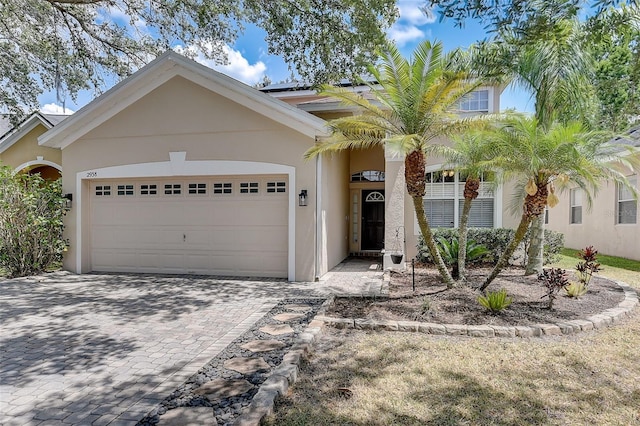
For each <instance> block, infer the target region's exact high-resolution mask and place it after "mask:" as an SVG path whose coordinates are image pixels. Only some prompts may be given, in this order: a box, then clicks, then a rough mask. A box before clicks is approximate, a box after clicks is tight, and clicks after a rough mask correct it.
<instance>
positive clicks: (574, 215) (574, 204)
mask: <svg viewBox="0 0 640 426" xmlns="http://www.w3.org/2000/svg"><path fill="white" fill-rule="evenodd" d="M570 198H571V218H570V223H573V224H580V223H582V189H580V188H575V189H572V190H571V195H570Z"/></svg>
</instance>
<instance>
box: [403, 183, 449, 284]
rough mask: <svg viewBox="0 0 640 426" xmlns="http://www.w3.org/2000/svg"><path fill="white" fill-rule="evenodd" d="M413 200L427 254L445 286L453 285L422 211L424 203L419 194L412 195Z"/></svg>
mask: <svg viewBox="0 0 640 426" xmlns="http://www.w3.org/2000/svg"><path fill="white" fill-rule="evenodd" d="M411 199H412V200H413V208H414V209H415V211H416V216H417V217H418V225H419V226H420V232H421V233H422V237H423V238H424V242H425V243H426V244H427V247H428V248H429V254H431V258H432V259H433V261H434V263H435V264H436V268H438V272H439V273H440V276H441V277H442V280H443V281H444V282H445V284H446V285H447V288H453V287H455V284H456V283H455V281H454V279H453V278H452V277H451V274H450V273H449V270H448V269H447V265H445V264H444V261H443V260H442V256H440V251H439V250H438V248H437V247H436V242H435V240H434V239H433V233H432V232H431V227H430V226H429V221H428V219H427V215H426V214H425V212H424V204H422V203H423V200H422V197H421V196H412V197H411Z"/></svg>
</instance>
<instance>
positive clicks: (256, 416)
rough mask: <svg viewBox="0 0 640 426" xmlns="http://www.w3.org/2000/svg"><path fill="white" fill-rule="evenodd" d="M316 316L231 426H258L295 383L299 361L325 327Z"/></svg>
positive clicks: (324, 308) (322, 309)
mask: <svg viewBox="0 0 640 426" xmlns="http://www.w3.org/2000/svg"><path fill="white" fill-rule="evenodd" d="M333 300H334V298H333V297H330V298H329V299H327V300H326V301H325V302H324V303H323V304H322V305H321V306H320V309H319V310H318V314H319V313H322V312H326V311H327V308H328V307H329V306H331V304H332V303H333ZM318 314H316V316H315V318H314V319H312V320H311V322H309V324H307V327H306V328H305V329H304V331H303V332H302V333H301V334H300V335H299V336H298V337H297V339H296V341H295V342H294V343H293V346H292V347H291V349H290V350H289V352H288V353H287V354H286V355H285V356H284V357H283V358H282V362H281V363H280V365H279V366H278V367H276V368H275V369H274V370H273V372H272V373H271V375H270V376H269V377H268V378H267V379H266V380H265V381H264V382H263V383H262V384H261V385H260V389H258V392H257V393H256V394H255V395H254V396H253V399H252V400H251V403H250V404H249V406H248V407H247V408H245V409H244V411H243V413H242V414H241V415H240V416H239V417H238V418H237V419H236V421H235V423H234V426H258V425H260V422H261V421H262V419H264V418H265V417H266V416H268V415H271V414H273V411H274V406H275V401H276V398H278V397H279V396H283V395H285V394H286V393H287V391H288V390H289V386H291V385H293V383H295V381H296V380H297V378H298V371H299V364H300V360H301V359H302V358H303V357H304V356H305V355H307V354H308V353H309V352H311V350H312V346H313V343H314V342H315V341H316V340H317V338H318V336H319V335H320V334H321V333H322V329H323V327H324V324H325V323H324V322H323V321H321V320H319V319H318Z"/></svg>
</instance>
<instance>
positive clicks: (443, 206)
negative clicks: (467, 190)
mask: <svg viewBox="0 0 640 426" xmlns="http://www.w3.org/2000/svg"><path fill="white" fill-rule="evenodd" d="M490 179H491V177H490V176H489V175H487V176H483V177H482V178H481V183H480V188H479V191H478V193H479V195H478V198H476V199H475V200H473V202H472V204H471V211H470V213H469V223H468V226H470V227H473V228H492V227H493V226H494V208H495V199H494V195H493V191H492V190H491V187H490V184H489V181H490ZM426 181H427V185H426V194H425V197H424V208H425V213H426V215H427V218H428V219H429V224H430V225H431V226H432V227H434V228H453V227H457V226H458V225H459V224H460V216H461V215H462V209H463V206H464V185H465V181H466V178H465V176H461V175H460V174H458V173H456V172H454V171H453V170H440V171H435V172H427V174H426Z"/></svg>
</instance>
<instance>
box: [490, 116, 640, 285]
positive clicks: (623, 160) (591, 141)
mask: <svg viewBox="0 0 640 426" xmlns="http://www.w3.org/2000/svg"><path fill="white" fill-rule="evenodd" d="M484 137H485V138H486V139H487V141H488V143H489V144H491V145H492V150H493V151H494V152H499V153H500V155H499V156H498V157H496V158H495V159H494V164H495V165H496V167H497V168H498V169H499V170H500V171H501V172H500V173H498V174H496V176H499V177H500V180H501V181H502V180H508V179H510V178H515V179H516V180H518V181H519V182H520V185H521V186H524V188H525V190H526V196H525V197H524V200H523V204H522V216H521V218H520V224H519V225H518V228H517V229H516V231H515V235H514V237H513V238H512V240H511V242H510V243H509V244H508V246H507V248H506V249H505V251H504V252H503V253H502V255H501V256H500V258H499V259H498V261H497V263H496V265H495V267H494V268H493V270H492V272H491V273H490V274H489V276H488V277H487V278H486V279H485V281H484V283H483V284H482V286H480V290H481V291H484V290H485V289H486V288H487V287H488V286H489V284H491V282H492V281H493V280H494V279H495V278H496V277H497V276H498V274H499V273H500V271H501V270H502V269H503V268H504V267H505V266H507V264H508V261H509V258H510V257H511V255H512V254H513V252H514V251H515V249H516V247H517V246H518V244H519V243H520V242H521V241H522V239H523V238H524V236H525V234H526V232H527V229H528V228H529V225H530V224H531V222H532V221H533V220H534V219H535V218H537V217H540V216H541V215H542V214H544V210H545V207H546V206H547V205H549V206H550V207H553V206H554V205H555V204H556V203H557V201H558V200H557V196H556V195H555V190H556V189H558V190H561V189H563V188H566V187H568V186H569V185H571V186H573V187H578V188H581V189H582V190H583V193H584V194H585V196H586V199H587V204H588V206H590V205H591V203H592V194H593V195H595V193H596V192H597V189H598V187H599V185H600V184H601V183H602V182H604V181H610V182H611V181H613V182H619V183H622V184H624V185H627V186H628V185H629V182H628V181H627V179H626V177H625V169H626V170H628V169H636V170H637V169H638V166H639V165H640V162H639V160H638V157H637V156H635V155H623V152H621V151H624V150H626V151H628V152H629V153H632V152H634V148H633V147H631V146H625V145H622V144H612V143H610V142H609V137H608V134H607V133H605V132H600V131H591V130H587V129H585V126H584V124H583V123H581V122H579V121H572V122H568V123H567V124H563V123H560V122H552V123H550V125H549V126H541V125H540V123H539V122H538V120H537V119H536V118H533V117H527V116H524V115H513V116H510V117H508V118H506V119H505V120H504V121H503V122H501V123H498V124H496V125H495V128H494V129H493V130H492V131H487V132H485V135H484Z"/></svg>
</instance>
